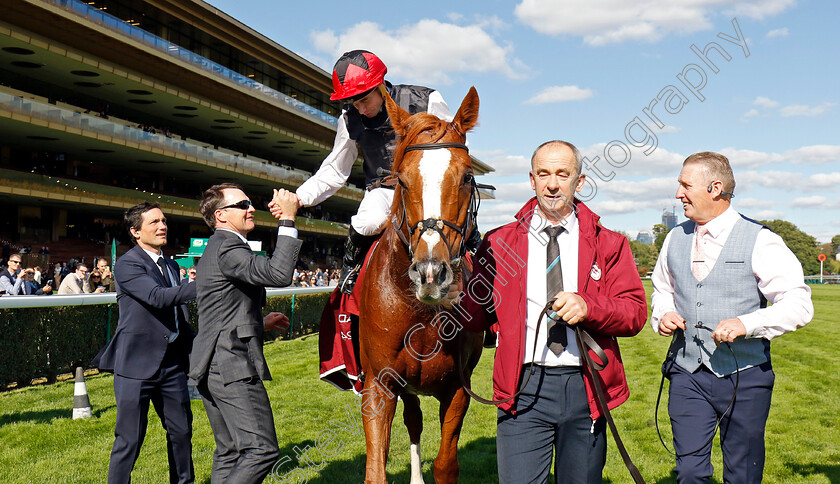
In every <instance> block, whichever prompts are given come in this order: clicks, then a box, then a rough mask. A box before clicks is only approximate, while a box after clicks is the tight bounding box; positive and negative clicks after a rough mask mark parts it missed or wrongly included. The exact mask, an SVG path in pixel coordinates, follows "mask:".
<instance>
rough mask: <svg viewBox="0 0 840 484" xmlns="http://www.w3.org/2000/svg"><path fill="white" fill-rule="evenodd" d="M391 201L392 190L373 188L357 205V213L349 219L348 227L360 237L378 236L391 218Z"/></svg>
mask: <svg viewBox="0 0 840 484" xmlns="http://www.w3.org/2000/svg"><path fill="white" fill-rule="evenodd" d="M393 201H394V190H391V189H388V188H374V189H373V190H371V191H369V192H366V193H365V196H364V198H362V203H360V204H359V211H358V212H356V215H353V217H352V218H351V219H350V225H352V226H353V228H354V229H356V232H358V233H360V234H362V235H374V234H378V233H379V232H381V231H382V228H383V227H384V226H385V222H387V221H388V217H390V216H391V203H392V202H393Z"/></svg>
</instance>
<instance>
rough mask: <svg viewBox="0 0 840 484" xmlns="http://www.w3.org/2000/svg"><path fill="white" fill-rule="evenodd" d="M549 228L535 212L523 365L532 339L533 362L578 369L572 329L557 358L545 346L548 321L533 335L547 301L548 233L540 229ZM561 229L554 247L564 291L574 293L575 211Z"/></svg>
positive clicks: (577, 229) (530, 234)
mask: <svg viewBox="0 0 840 484" xmlns="http://www.w3.org/2000/svg"><path fill="white" fill-rule="evenodd" d="M549 225H550V224H549V223H548V222H547V221H546V220H545V219H543V218H542V217H540V216H539V214H536V213H535V214H534V216H533V218H532V219H531V226H530V227H529V229H528V269H529V270H528V271H527V274H528V279H527V282H526V288H527V292H528V294H527V297H528V306H527V316H526V318H527V320H526V330H525V357H524V361H523V362H524V363H531V362H532V361H531V355H532V354H533V353H534V338H536V339H537V353H536V355H535V356H534V358H533V363H536V364H538V365H544V366H580V352H579V351H578V347H577V343H576V339H575V333H574V331H572V329H571V328H566V341H567V344H566V349H565V350H563V352H562V353H560V354H559V355H555V354H554V353H553V352H552V351H551V350H549V349H548V346H546V344H545V343H546V332H547V331H546V326H547V325H548V322H547V318H543V322H542V325H541V326H540V333H539V334H537V333H536V329H537V320H538V319H539V316H540V312H541V311H542V309H543V308H544V307H545V305H546V303H547V302H548V297H547V294H546V291H547V289H546V275H545V274H546V273H545V269H546V258H547V252H548V234H546V233H545V232H543V229H545V228H546V227H548V226H549ZM564 226H565V227H566V230H564V231H563V232H561V233H560V234H559V235H558V236H557V244H558V246H559V247H560V266H561V267H562V269H563V291H564V292H576V291H577V283H578V281H577V272H578V242H579V237H580V227H579V225H578V220H577V215H575V213H574V212H572V213H571V214H570V215H569V216H568V217H566V219H565V221H564Z"/></svg>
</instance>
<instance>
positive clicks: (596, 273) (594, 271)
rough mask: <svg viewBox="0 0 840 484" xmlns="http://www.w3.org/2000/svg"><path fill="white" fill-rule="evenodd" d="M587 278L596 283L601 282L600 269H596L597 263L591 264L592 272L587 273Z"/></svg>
mask: <svg viewBox="0 0 840 484" xmlns="http://www.w3.org/2000/svg"><path fill="white" fill-rule="evenodd" d="M589 277H591V278H592V279H594V280H596V281H600V280H601V268H600V267H598V263H597V262H596V263H594V264H592V270H591V271H589Z"/></svg>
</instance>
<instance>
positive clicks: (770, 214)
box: [749, 210, 785, 220]
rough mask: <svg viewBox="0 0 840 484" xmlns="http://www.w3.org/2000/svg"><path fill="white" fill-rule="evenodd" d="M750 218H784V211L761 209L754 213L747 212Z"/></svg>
mask: <svg viewBox="0 0 840 484" xmlns="http://www.w3.org/2000/svg"><path fill="white" fill-rule="evenodd" d="M749 217H750V218H754V219H756V220H776V219H782V220H784V218H785V212H780V211H779V210H761V211H758V212H755V213H751V214H749Z"/></svg>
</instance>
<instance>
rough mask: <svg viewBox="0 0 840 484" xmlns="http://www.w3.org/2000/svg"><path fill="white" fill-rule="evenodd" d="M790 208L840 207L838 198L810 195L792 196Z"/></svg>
mask: <svg viewBox="0 0 840 484" xmlns="http://www.w3.org/2000/svg"><path fill="white" fill-rule="evenodd" d="M790 206H791V208H837V207H840V200H838V199H836V198H835V199H834V200H829V199H828V198H826V197H823V196H821V195H814V196H812V197H800V198H794V199H793V200H792V201H791V202H790Z"/></svg>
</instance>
